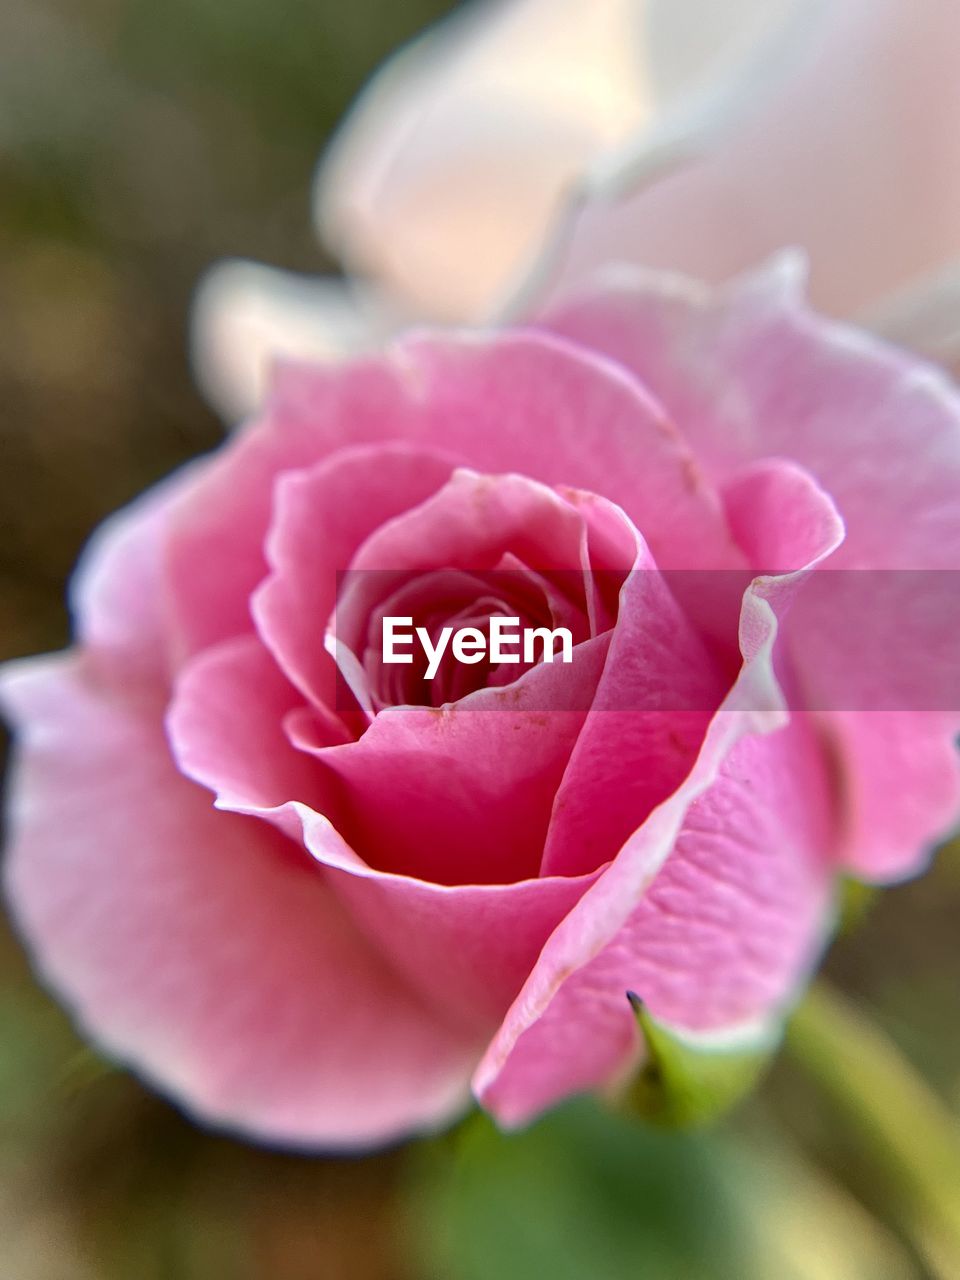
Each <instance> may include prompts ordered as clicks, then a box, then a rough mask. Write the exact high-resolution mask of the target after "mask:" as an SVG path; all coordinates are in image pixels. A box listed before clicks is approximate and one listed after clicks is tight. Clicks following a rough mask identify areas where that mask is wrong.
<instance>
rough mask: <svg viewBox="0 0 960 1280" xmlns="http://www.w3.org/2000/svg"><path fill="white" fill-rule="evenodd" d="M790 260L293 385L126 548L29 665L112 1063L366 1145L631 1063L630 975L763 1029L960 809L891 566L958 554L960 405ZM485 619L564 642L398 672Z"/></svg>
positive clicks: (718, 1033)
mask: <svg viewBox="0 0 960 1280" xmlns="http://www.w3.org/2000/svg"><path fill="white" fill-rule="evenodd" d="M796 267H797V263H796V261H795V260H794V259H793V258H792V257H786V258H783V259H781V260H779V261H778V262H777V263H775V264H774V265H773V266H771V267H770V268H769V269H768V270H767V271H765V272H763V273H761V274H759V275H757V276H755V277H752V278H747V279H745V280H743V281H741V282H740V283H738V284H737V285H736V286H735V287H732V288H728V289H727V290H724V291H721V292H719V293H716V294H713V293H711V292H710V291H708V290H707V289H705V288H703V287H700V286H697V285H694V284H692V283H689V282H684V281H681V280H678V279H676V278H666V277H657V276H647V275H644V274H642V273H638V272H635V271H631V270H630V269H627V268H623V269H621V270H618V271H616V272H609V271H608V272H606V273H603V274H602V275H601V276H599V277H597V278H596V279H595V280H593V281H590V282H588V283H585V284H584V285H582V286H581V287H580V288H579V289H577V290H575V291H573V292H571V293H568V294H567V295H566V296H565V297H564V298H563V299H562V300H561V301H558V302H557V303H555V304H554V305H553V306H552V307H551V308H550V309H549V310H548V311H546V312H544V313H542V314H541V315H539V316H538V317H537V318H536V323H535V324H533V325H531V326H528V327H526V328H524V329H516V330H504V331H501V332H494V333H488V334H481V333H457V332H439V333H435V334H431V333H423V334H418V335H414V336H407V337H404V338H403V339H401V340H398V341H397V342H396V343H395V344H394V345H392V346H390V347H389V348H388V349H387V350H385V351H384V352H383V353H381V354H377V355H371V356H368V357H364V358H357V359H355V360H353V361H351V362H347V363H344V364H342V365H339V366H322V365H310V364H291V365H288V366H284V367H282V368H280V369H279V370H278V372H277V376H276V378H275V381H274V384H273V387H272V391H271V394H270V397H269V400H268V403H267V406H266V408H265V409H264V411H263V413H262V416H261V417H260V418H259V419H258V420H256V421H254V422H253V423H252V424H251V425H250V426H248V427H247V428H246V429H244V430H243V431H241V432H239V433H237V434H235V435H234V436H233V437H232V438H231V439H230V440H229V441H228V442H227V443H226V444H224V445H223V446H222V447H221V448H220V449H219V450H217V451H216V452H214V453H213V454H212V455H211V456H209V457H208V458H205V459H202V460H200V461H198V462H196V463H195V464H193V465H191V466H188V467H187V468H185V469H184V470H183V471H181V472H179V473H178V474H176V475H175V476H174V477H172V478H171V479H170V480H169V481H167V482H166V483H164V484H162V485H160V486H159V487H158V488H157V489H155V490H154V491H152V492H150V493H148V494H147V495H145V496H144V497H143V498H142V499H140V500H139V501H138V502H136V503H134V504H133V505H132V506H131V507H130V508H129V509H127V510H126V511H124V512H121V513H120V514H119V515H117V516H116V517H114V518H113V519H112V520H111V521H109V522H108V523H107V524H106V526H105V527H104V528H103V529H102V530H101V531H100V532H99V533H98V534H97V535H96V536H95V538H94V539H93V542H92V545H91V546H90V548H89V549H88V551H87V553H86V555H85V557H84V560H83V563H82V565H81V567H80V570H79V572H78V574H77V577H76V580H75V583H74V588H73V605H74V613H75V618H76V631H77V635H76V643H75V645H74V647H73V648H72V649H71V650H70V651H69V652H67V653H65V654H62V655H58V656H53V657H46V658H40V659H33V660H27V661H26V662H22V663H18V664H14V665H13V667H12V668H10V669H9V670H8V671H7V673H6V679H5V683H4V698H5V702H6V706H7V708H8V709H9V712H10V714H11V716H12V718H13V720H14V722H15V723H16V725H17V727H18V729H19V750H18V756H17V765H16V770H15V776H14V780H13V785H12V802H11V826H12V845H11V848H10V850H9V854H8V861H7V867H6V884H7V891H8V894H9V898H10V902H11V904H12V907H13V911H14V914H15V917H16V920H17V922H18V924H19V927H20V929H21V930H22V932H23V935H24V937H25V939H26V940H27V943H28V945H29V947H30V948H31V951H32V953H33V956H34V958H35V961H36V964H37V966H38V968H39V970H40V972H41V973H42V975H43V977H44V978H45V980H46V981H47V982H48V983H49V984H50V985H51V987H52V988H53V989H54V990H55V991H57V992H58V993H59V994H60V995H61V996H62V998H63V999H64V1001H65V1002H66V1003H67V1004H68V1005H69V1007H70V1008H71V1009H72V1010H73V1012H74V1014H75V1016H76V1018H77V1020H78V1022H79V1023H80V1025H81V1026H82V1027H83V1028H84V1029H85V1031H86V1032H87V1033H88V1034H89V1035H90V1036H91V1037H92V1038H93V1039H94V1041H95V1042H96V1043H97V1044H99V1045H100V1046H101V1047H102V1048H103V1049H104V1050H105V1051H106V1052H107V1053H109V1054H111V1055H113V1056H115V1057H116V1058H118V1059H120V1060H122V1061H124V1062H126V1063H129V1064H130V1065H132V1066H133V1067H134V1068H135V1069H137V1070H138V1071H139V1072H141V1073H142V1074H143V1075H144V1076H145V1077H146V1078H147V1079H148V1080H150V1081H151V1082H153V1083H154V1084H155V1085H156V1086H157V1087H159V1088H160V1089H162V1090H164V1091H165V1092H167V1093H168V1094H170V1095H171V1096H172V1097H174V1098H176V1099H177V1100H178V1101H179V1102H180V1103H181V1104H182V1105H183V1106H185V1107H186V1108H188V1109H189V1110H190V1111H191V1112H193V1113H194V1114H196V1115H197V1116H198V1117H200V1118H202V1119H204V1120H206V1121H210V1122H214V1123H217V1124H223V1125H229V1126H231V1127H234V1128H236V1129H239V1130H241V1131H244V1132H246V1133H249V1134H252V1135H256V1136H257V1137H260V1138H263V1139H267V1140H272V1141H283V1142H291V1143H297V1144H314V1145H321V1146H324V1147H330V1148H335V1147H345V1148H358V1147H363V1146H367V1145H371V1144H374V1143H377V1142H383V1141H386V1140H389V1139H391V1138H394V1137H396V1136H398V1135H402V1134H405V1133H408V1132H411V1131H415V1130H418V1129H421V1128H424V1127H430V1126H434V1125H437V1124H439V1123H441V1122H443V1121H444V1120H446V1119H447V1118H449V1117H451V1116H454V1115H456V1114H457V1113H458V1112H459V1111H460V1110H461V1109H462V1108H463V1107H464V1106H465V1104H466V1102H467V1099H468V1097H469V1094H470V1091H471V1089H472V1092H473V1094H474V1096H475V1097H476V1098H477V1099H478V1100H479V1101H480V1103H481V1104H482V1105H483V1106H484V1107H486V1108H487V1109H488V1110H489V1111H490V1112H492V1113H493V1115H494V1116H495V1117H496V1118H497V1119H498V1120H499V1121H500V1122H501V1123H503V1124H505V1125H513V1124H518V1123H522V1122H524V1121H526V1120H527V1119H529V1118H530V1117H532V1116H534V1115H536V1114H537V1113H538V1112H540V1111H541V1110H542V1109H544V1108H546V1107H548V1106H550V1105H551V1104H553V1103H554V1102H556V1101H557V1100H559V1099H562V1098H564V1097H566V1096H568V1095H570V1094H572V1093H574V1092H578V1091H582V1090H594V1089H600V1088H604V1087H605V1086H607V1085H610V1084H612V1083H616V1082H617V1081H620V1080H623V1079H624V1078H625V1077H626V1076H627V1074H628V1073H629V1072H630V1070H631V1068H633V1067H634V1066H636V1064H637V1063H638V1061H639V1060H640V1059H641V1056H642V1053H643V1043H642V1040H641V1037H640V1034H639V1032H638V1028H637V1022H636V1019H635V1017H634V1015H633V1012H632V1010H631V1008H630V1005H629V1003H628V1000H627V998H626V993H627V992H635V993H637V995H639V997H640V998H641V999H642V1000H643V1002H644V1003H645V1005H646V1008H647V1010H648V1011H649V1014H650V1015H651V1016H652V1017H653V1018H655V1019H656V1020H657V1021H658V1022H659V1023H660V1024H662V1026H664V1027H665V1028H668V1029H669V1030H670V1031H671V1032H672V1033H674V1034H675V1035H677V1036H678V1037H679V1038H681V1039H682V1040H683V1041H685V1042H686V1043H688V1044H691V1045H695V1046H697V1047H698V1048H699V1049H701V1050H702V1051H703V1052H710V1051H711V1050H715V1049H720V1048H729V1047H732V1046H735V1045H742V1046H745V1047H746V1046H754V1045H760V1044H769V1043H770V1042H771V1040H773V1039H774V1038H775V1036H776V1032H777V1029H778V1027H779V1026H780V1025H781V1022H782V1019H783V1017H784V1015H785V1012H786V1011H787V1010H788V1009H789V1007H790V1005H791V1003H792V1002H793V1001H794V1000H795V999H796V998H797V996H798V994H799V992H800V990H801V989H802V985H803V983H804V981H805V980H806V978H807V976H808V974H809V972H810V970H811V967H812V966H813V965H814V964H815V962H816V960H817V958H818V956H819V953H820V951H821V949H822V946H823V943H824V940H825V937H826V936H827V934H828V932H829V929H830V926H831V923H832V920H833V915H834V901H835V893H836V888H837V884H838V878H839V877H840V875H841V873H843V874H848V875H854V876H857V877H860V878H862V879H865V880H868V881H874V882H884V881H890V880H896V879H899V878H902V877H904V876H907V875H910V874H912V873H914V872H916V871H917V870H918V869H919V868H920V867H921V866H922V865H923V862H924V860H925V858H926V856H927V854H928V852H929V849H930V847H931V845H932V843H933V842H934V841H936V840H937V839H938V838H939V837H941V836H942V835H943V834H944V833H945V832H946V830H947V829H948V828H949V827H950V825H951V824H952V823H953V822H954V821H955V820H956V818H957V815H958V811H960V771H958V758H957V753H956V750H955V743H954V739H955V736H956V733H957V730H958V727H960V716H958V714H957V713H956V711H955V710H947V709H938V705H937V697H938V696H940V695H938V692H937V691H938V689H940V688H942V684H940V683H938V682H942V680H943V679H944V674H945V670H946V668H947V667H949V664H950V662H951V661H952V662H953V663H954V664H955V656H953V657H952V656H951V655H952V654H953V649H954V646H953V644H952V640H953V638H954V637H955V625H956V618H955V617H953V618H950V617H949V616H948V611H947V610H945V609H943V608H942V607H941V608H939V609H932V608H915V607H914V602H913V600H912V598H911V594H910V593H911V591H912V590H913V588H912V587H911V585H910V584H911V582H912V575H911V574H910V573H894V572H893V571H900V570H904V571H906V570H910V571H913V570H917V569H925V570H952V569H955V568H956V567H957V566H958V564H960V402H958V399H957V396H956V395H955V393H954V392H953V391H952V390H951V388H950V387H949V385H948V383H947V382H946V380H945V379H944V378H943V377H942V375H940V374H939V373H938V372H936V371H935V370H934V369H933V368H932V367H928V366H926V365H924V364H922V363H921V362H919V361H918V360H916V359H915V358H914V357H911V356H907V355H904V354H901V353H899V352H897V351H895V350H893V349H892V348H886V347H884V346H882V345H881V344H880V343H878V342H877V341H875V340H873V339H870V338H868V337H865V336H863V335H861V334H859V333H857V332H856V331H854V330H851V329H848V328H845V327H843V326H841V325H839V324H837V323H836V322H832V321H826V320H823V319H820V318H818V317H817V316H816V315H815V314H813V313H812V312H810V311H809V310H807V309H806V307H805V304H804V302H803V300H802V297H801V293H802V289H801V285H800V278H799V275H798V272H797V270H796ZM837 569H846V570H850V571H852V570H857V571H864V570H875V571H878V572H882V573H883V574H884V575H886V577H885V578H884V581H885V582H888V584H889V585H888V588H887V590H886V592H885V594H883V596H882V599H881V593H877V592H874V591H873V589H872V587H871V589H870V590H867V591H861V592H860V594H859V598H858V599H857V604H856V608H855V609H849V608H846V607H844V608H843V609H841V608H840V607H839V605H838V607H837V608H836V610H835V611H834V612H835V614H836V616H831V615H830V612H829V610H828V611H827V613H826V614H825V612H824V609H823V608H822V607H819V608H818V607H814V608H813V609H810V608H806V607H805V606H804V602H805V601H806V600H807V599H808V597H809V590H808V589H809V588H810V587H811V586H812V585H813V584H815V583H816V582H817V581H821V580H822V581H828V582H829V581H835V582H841V581H842V582H846V581H847V580H848V579H856V580H858V581H860V580H864V581H867V582H868V583H874V582H875V580H876V575H875V574H872V573H867V574H864V573H845V574H836V573H834V574H831V572H829V571H830V570H837ZM344 571H349V572H346V573H345V572H344ZM939 576H940V577H942V576H943V575H939ZM511 584H513V585H512V586H511ZM611 584H612V586H611ZM898 591H899V592H902V593H903V594H901V595H900V596H898V595H897V592H898ZM954 594H955V593H954ZM824 599H826V600H827V602H828V603H829V600H830V597H829V595H827V596H826V597H824ZM821 606H822V599H821ZM953 613H954V614H955V613H956V609H955V607H954V610H953ZM498 615H501V616H511V617H512V616H520V617H524V618H532V619H540V620H542V619H544V618H547V619H549V620H550V621H551V625H559V624H560V623H562V624H563V625H565V626H568V627H569V628H570V630H571V632H572V634H573V638H574V640H575V644H574V646H573V651H572V656H573V661H572V662H571V663H570V664H561V663H553V664H547V663H543V662H539V663H536V664H534V665H532V666H527V667H522V666H521V667H517V666H512V667H508V668H504V667H500V668H495V667H490V666H483V667H477V666H470V667H464V666H458V665H457V664H456V663H451V662H449V661H447V662H445V663H443V664H441V669H440V670H439V671H438V673H437V676H436V679H435V680H434V681H433V682H432V684H431V686H430V691H429V693H427V692H425V685H424V682H422V681H420V680H418V679H417V671H416V669H415V668H413V667H403V666H391V667H389V668H387V667H385V666H384V664H383V662H382V652H381V651H380V650H379V649H378V644H379V626H380V623H381V622H382V618H383V617H384V616H409V617H412V618H413V619H414V621H415V622H416V623H417V624H419V625H423V626H425V627H427V628H428V629H429V628H431V627H433V628H436V627H439V626H441V625H453V626H454V627H458V626H463V625H473V624H477V625H481V626H482V625H484V623H485V621H486V620H488V619H489V618H490V617H492V616H498ZM891 619H892V620H893V626H894V632H895V639H896V643H895V644H894V645H892V646H891V645H889V644H888V645H876V644H874V643H873V640H874V638H875V636H876V635H877V634H878V633H879V632H882V630H883V625H884V622H885V621H886V623H887V624H889V622H890V620H891ZM878 628H879V632H878ZM905 671H906V672H908V673H909V674H910V679H911V683H910V684H909V691H908V693H906V694H904V695H903V697H902V698H900V699H899V700H897V699H896V698H894V699H893V700H890V699H885V698H884V696H883V695H884V694H885V693H886V692H887V691H888V690H891V689H896V688H898V687H899V682H900V681H901V680H902V677H903V673H904V672H905ZM908 698H915V701H914V702H908V701H907V699H908ZM952 705H953V706H954V707H956V706H957V705H958V704H957V703H956V702H954V703H953V704H952ZM913 707H917V708H920V709H917V710H914V709H912V708H913Z"/></svg>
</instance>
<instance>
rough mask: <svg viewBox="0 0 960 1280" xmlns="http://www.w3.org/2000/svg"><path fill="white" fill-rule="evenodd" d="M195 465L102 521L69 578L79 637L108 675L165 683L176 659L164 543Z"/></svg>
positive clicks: (194, 478) (200, 468)
mask: <svg viewBox="0 0 960 1280" xmlns="http://www.w3.org/2000/svg"><path fill="white" fill-rule="evenodd" d="M204 467H205V464H204V463H202V462H199V463H193V464H191V465H189V466H187V467H184V468H182V469H181V470H180V471H178V472H176V473H174V475H172V476H170V477H169V478H168V479H167V480H165V481H163V482H162V483H161V484H159V485H156V486H155V487H154V488H153V489H150V490H149V491H148V492H147V493H145V494H143V495H142V497H139V498H137V499H135V501H133V502H131V503H130V504H129V506H126V507H124V508H122V509H121V510H120V511H118V512H116V513H115V514H114V515H112V516H111V517H110V518H109V519H108V520H105V521H104V523H103V524H102V525H100V527H99V528H98V529H97V530H96V532H95V533H94V534H93V536H92V537H91V539H90V541H89V542H88V544H87V545H86V547H85V548H84V550H83V554H82V555H81V557H80V563H79V564H78V565H77V568H76V570H75V572H74V574H73V577H72V579H71V582H70V606H71V613H72V615H73V621H74V627H75V630H76V635H77V639H78V641H79V642H80V643H81V644H83V645H84V646H85V647H86V648H87V649H88V650H89V651H90V653H91V655H92V656H93V660H94V661H96V662H103V664H104V666H105V668H106V669H108V670H112V671H113V673H114V675H115V676H116V675H118V674H121V675H122V676H123V678H125V679H126V680H128V681H130V682H132V683H136V684H141V683H145V684H147V685H151V684H152V685H154V686H156V687H158V688H162V687H164V686H165V685H166V684H167V682H168V681H169V678H170V673H171V669H172V666H173V663H174V657H175V654H174V644H173V639H174V638H173V635H172V632H171V628H170V626H169V623H168V620H167V617H166V614H165V606H166V603H167V592H166V584H165V580H164V574H165V566H164V562H163V545H164V538H165V536H166V530H167V528H168V526H169V522H170V517H171V513H172V511H173V510H174V508H175V506H176V504H177V503H178V502H179V501H180V500H181V499H182V497H183V495H184V493H185V492H189V490H190V488H191V487H192V485H193V484H194V483H196V482H198V481H199V479H200V477H201V476H202V475H203V472H204Z"/></svg>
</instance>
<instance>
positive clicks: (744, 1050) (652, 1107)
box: [627, 992, 780, 1129]
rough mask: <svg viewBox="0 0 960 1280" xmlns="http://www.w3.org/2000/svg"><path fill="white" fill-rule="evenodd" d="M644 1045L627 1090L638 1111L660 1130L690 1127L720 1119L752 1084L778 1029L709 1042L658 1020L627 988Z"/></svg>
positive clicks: (767, 1058)
mask: <svg viewBox="0 0 960 1280" xmlns="http://www.w3.org/2000/svg"><path fill="white" fill-rule="evenodd" d="M627 999H628V1000H629V1001H630V1004H631V1007H632V1008H633V1011H634V1014H635V1015H636V1019H637V1026H638V1027H639V1028H640V1034H641V1035H642V1036H643V1040H644V1044H645V1046H646V1061H645V1062H644V1064H643V1066H642V1067H641V1068H640V1071H639V1073H638V1074H637V1077H636V1079H635V1080H634V1081H633V1083H632V1085H631V1090H630V1098H631V1102H632V1104H633V1107H634V1108H635V1109H636V1111H637V1112H638V1114H640V1115H641V1116H643V1117H644V1118H645V1119H647V1120H649V1121H651V1122H652V1123H654V1124H657V1125H662V1126H663V1127H665V1128H673V1129H692V1128H698V1127H700V1126H703V1125H707V1124H710V1123H712V1122H713V1121H714V1120H717V1119H719V1118H720V1117H721V1116H722V1115H723V1114H724V1113H725V1112H726V1111H727V1110H729V1108H730V1107H732V1106H734V1105H735V1104H736V1103H737V1102H739V1101H740V1099H741V1098H743V1097H745V1096H746V1094H748V1093H749V1092H750V1090H751V1089H752V1088H753V1087H754V1085H755V1084H756V1083H757V1081H758V1080H759V1078H760V1076H761V1075H762V1073H763V1071H764V1069H765V1068H766V1066H767V1065H768V1063H769V1062H770V1059H771V1057H772V1056H773V1054H774V1052H775V1050H776V1048H777V1045H778V1044H779V1040H780V1035H779V1031H778V1030H777V1031H773V1030H769V1029H765V1030H763V1031H759V1032H757V1033H755V1034H753V1035H751V1036H749V1037H739V1038H737V1039H736V1040H730V1041H729V1042H723V1041H720V1040H717V1041H716V1042H713V1043H711V1042H710V1040H709V1039H708V1038H707V1037H703V1038H702V1039H700V1038H694V1037H686V1036H684V1035H683V1034H682V1033H680V1032H678V1031H676V1030H674V1029H672V1028H670V1027H667V1026H665V1025H664V1024H663V1023H660V1022H657V1021H656V1019H655V1018H654V1017H653V1016H652V1015H651V1013H650V1012H649V1010H648V1009H647V1007H646V1005H644V1003H643V1001H642V1000H641V999H640V998H639V997H638V996H636V995H634V994H633V992H628V994H627Z"/></svg>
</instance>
